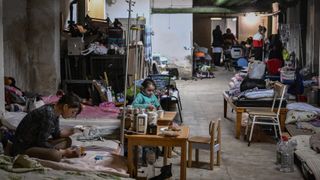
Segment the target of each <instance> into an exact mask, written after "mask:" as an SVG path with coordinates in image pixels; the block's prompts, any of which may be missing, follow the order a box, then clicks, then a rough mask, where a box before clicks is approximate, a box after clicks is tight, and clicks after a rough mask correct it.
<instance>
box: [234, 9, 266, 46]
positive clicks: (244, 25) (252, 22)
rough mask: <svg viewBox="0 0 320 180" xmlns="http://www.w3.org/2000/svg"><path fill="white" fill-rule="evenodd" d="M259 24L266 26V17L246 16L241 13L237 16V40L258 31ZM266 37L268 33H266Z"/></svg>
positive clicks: (245, 38)
mask: <svg viewBox="0 0 320 180" xmlns="http://www.w3.org/2000/svg"><path fill="white" fill-rule="evenodd" d="M259 25H263V26H265V27H268V18H267V17H261V16H256V17H253V18H247V17H244V16H243V15H240V16H239V38H238V39H239V41H245V40H247V38H248V37H250V36H253V35H254V34H256V33H257V32H258V28H259ZM266 37H268V34H266Z"/></svg>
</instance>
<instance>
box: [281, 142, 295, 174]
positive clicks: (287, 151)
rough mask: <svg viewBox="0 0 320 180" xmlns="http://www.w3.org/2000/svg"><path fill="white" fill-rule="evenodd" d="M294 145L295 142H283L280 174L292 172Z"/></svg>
mask: <svg viewBox="0 0 320 180" xmlns="http://www.w3.org/2000/svg"><path fill="white" fill-rule="evenodd" d="M296 145H297V144H296V141H290V142H289V141H285V146H284V149H283V150H282V153H281V166H280V171H281V172H293V171H294V149H295V147H296Z"/></svg>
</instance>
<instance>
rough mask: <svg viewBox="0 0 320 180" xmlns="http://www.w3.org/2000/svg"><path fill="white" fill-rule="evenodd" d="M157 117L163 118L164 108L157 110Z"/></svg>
mask: <svg viewBox="0 0 320 180" xmlns="http://www.w3.org/2000/svg"><path fill="white" fill-rule="evenodd" d="M157 113H158V118H160V119H161V118H163V116H164V110H158V112H157Z"/></svg>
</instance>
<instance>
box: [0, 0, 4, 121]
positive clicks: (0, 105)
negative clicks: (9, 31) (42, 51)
mask: <svg viewBox="0 0 320 180" xmlns="http://www.w3.org/2000/svg"><path fill="white" fill-rule="evenodd" d="M2 12H3V11H2V0H0V118H1V117H2V116H3V113H4V110H5V108H4V104H5V101H4V64H3V23H2Z"/></svg>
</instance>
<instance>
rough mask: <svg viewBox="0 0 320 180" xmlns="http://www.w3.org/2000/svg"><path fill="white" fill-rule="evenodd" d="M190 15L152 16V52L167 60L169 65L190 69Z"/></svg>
mask: <svg viewBox="0 0 320 180" xmlns="http://www.w3.org/2000/svg"><path fill="white" fill-rule="evenodd" d="M192 22H193V21H192V14H153V15H152V29H153V31H154V36H153V38H152V49H153V52H157V53H160V54H162V55H164V56H166V57H168V58H169V63H173V64H176V65H178V66H181V67H183V68H190V66H191V61H190V56H191V51H190V50H186V49H185V48H184V47H191V46H192V29H193V28H192V27H193V26H192Z"/></svg>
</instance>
